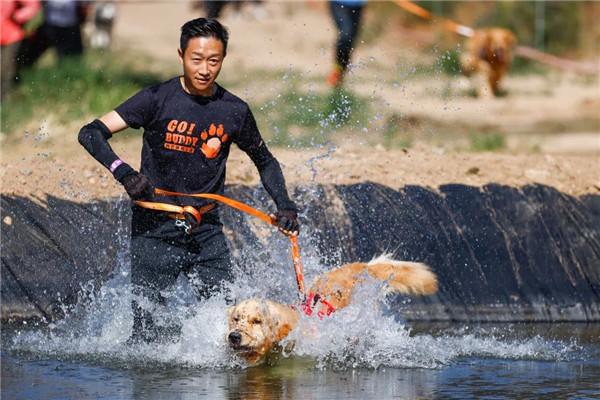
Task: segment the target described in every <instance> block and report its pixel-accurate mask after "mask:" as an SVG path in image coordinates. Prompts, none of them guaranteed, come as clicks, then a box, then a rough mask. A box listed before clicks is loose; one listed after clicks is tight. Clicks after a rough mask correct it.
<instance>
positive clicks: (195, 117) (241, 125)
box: [115, 77, 296, 210]
mask: <svg viewBox="0 0 600 400" xmlns="http://www.w3.org/2000/svg"><path fill="white" fill-rule="evenodd" d="M115 111H116V112H117V113H118V114H119V115H120V116H121V117H122V118H123V120H124V121H125V122H126V123H127V125H129V126H130V127H132V128H140V127H142V128H144V134H143V147H142V165H141V169H140V172H141V173H143V174H144V175H146V176H147V177H148V178H149V179H150V180H151V181H152V183H153V185H154V186H155V187H158V188H161V189H166V190H170V191H176V192H182V193H217V194H222V193H223V190H224V186H225V167H226V162H227V157H228V156H229V150H230V146H231V143H235V144H237V146H238V147H239V148H240V149H241V150H243V151H244V152H246V153H247V154H248V156H249V157H250V158H251V159H252V161H253V162H254V164H255V165H256V167H257V169H258V171H259V173H260V177H261V182H262V183H263V186H264V187H265V189H266V190H267V192H268V193H269V194H270V195H271V197H272V198H273V200H274V201H275V204H276V205H277V208H278V209H286V210H295V209H296V206H295V204H294V203H293V202H292V201H291V200H290V198H289V196H288V193H287V189H286V187H285V180H284V178H283V174H282V172H281V167H280V166H279V163H278V162H277V160H276V159H275V158H274V157H273V155H272V154H271V152H270V151H269V149H268V148H267V146H266V144H265V143H264V141H263V139H262V137H261V135H260V132H259V130H258V127H257V126H256V121H255V119H254V116H253V115H252V112H251V111H250V108H249V107H248V104H247V103H246V102H244V101H243V100H241V99H240V98H238V97H236V96H234V95H233V94H231V93H230V92H229V91H227V90H225V89H224V88H223V87H221V86H218V85H217V90H216V91H215V93H214V94H213V95H212V96H210V97H203V96H193V95H190V94H188V93H187V92H185V91H184V90H183V87H182V86H181V83H180V79H179V77H176V78H173V79H170V80H168V81H166V82H163V83H161V84H158V85H155V86H152V87H149V88H146V89H143V90H141V91H140V92H138V93H137V94H135V95H134V96H133V97H131V98H130V99H128V100H126V101H125V102H124V103H123V104H121V105H120V106H118V107H117V108H116V109H115ZM156 200H157V201H164V202H170V203H176V204H180V205H194V206H198V205H201V204H204V203H205V201H204V200H201V199H193V198H183V197H178V198H173V197H169V198H166V197H164V198H157V199H156Z"/></svg>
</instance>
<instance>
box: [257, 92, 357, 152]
mask: <svg viewBox="0 0 600 400" xmlns="http://www.w3.org/2000/svg"><path fill="white" fill-rule="evenodd" d="M256 116H257V119H258V122H259V124H260V125H262V126H266V127H267V128H268V129H263V131H264V132H265V133H266V135H265V136H266V137H267V138H269V139H270V143H271V144H272V145H275V146H289V147H311V146H319V145H322V144H325V143H327V142H329V141H330V136H331V134H333V133H334V132H336V131H337V130H339V129H341V128H347V127H349V126H352V125H356V126H363V125H364V124H366V123H367V121H368V116H369V103H368V100H367V99H366V98H363V97H361V96H358V95H357V94H355V93H353V92H352V91H350V90H347V89H343V88H341V89H337V90H334V91H332V92H329V93H316V92H313V91H303V90H300V89H298V88H297V86H296V85H294V84H292V85H290V87H289V88H288V89H286V90H284V91H283V92H282V93H280V94H278V95H277V96H276V97H275V98H272V99H270V100H267V101H266V102H264V103H263V104H261V105H259V107H258V109H257V111H256Z"/></svg>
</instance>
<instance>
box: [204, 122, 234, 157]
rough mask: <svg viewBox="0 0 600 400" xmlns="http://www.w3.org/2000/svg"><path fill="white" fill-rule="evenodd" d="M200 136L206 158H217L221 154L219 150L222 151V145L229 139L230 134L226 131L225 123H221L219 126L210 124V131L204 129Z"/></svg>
mask: <svg viewBox="0 0 600 400" xmlns="http://www.w3.org/2000/svg"><path fill="white" fill-rule="evenodd" d="M200 138H201V139H202V146H201V148H200V150H201V151H202V154H204V155H205V156H206V158H215V157H216V156H217V155H219V151H221V145H222V144H223V143H225V142H226V141H228V140H229V135H227V134H226V133H225V129H224V128H223V124H219V125H218V126H215V124H210V126H209V127H208V132H207V131H202V133H201V134H200Z"/></svg>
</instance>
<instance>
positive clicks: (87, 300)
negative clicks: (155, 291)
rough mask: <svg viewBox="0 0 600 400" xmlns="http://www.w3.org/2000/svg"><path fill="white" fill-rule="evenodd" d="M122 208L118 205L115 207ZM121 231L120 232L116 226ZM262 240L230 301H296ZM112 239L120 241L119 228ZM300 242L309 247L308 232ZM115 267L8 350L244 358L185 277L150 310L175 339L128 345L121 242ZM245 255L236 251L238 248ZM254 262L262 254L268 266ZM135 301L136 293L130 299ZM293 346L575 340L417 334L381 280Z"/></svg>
mask: <svg viewBox="0 0 600 400" xmlns="http://www.w3.org/2000/svg"><path fill="white" fill-rule="evenodd" d="M121 208H122V209H124V208H125V207H124V206H123V205H122V206H121ZM122 229H124V228H122ZM274 235H275V236H273V237H270V238H269V241H270V242H271V244H272V245H271V246H269V247H268V248H267V247H265V249H264V254H259V255H258V257H257V255H256V254H252V256H250V255H246V256H245V255H244V254H242V257H241V259H246V260H252V259H253V260H259V261H258V262H256V263H252V262H251V261H250V262H248V263H247V264H245V265H238V266H236V268H235V274H236V280H235V282H234V283H232V284H230V285H229V286H228V289H229V293H231V296H233V297H234V298H235V299H238V300H242V299H247V298H251V297H257V296H259V297H268V298H270V299H273V300H275V301H280V302H283V303H292V302H294V301H296V292H295V283H294V279H293V273H292V269H291V264H290V260H291V258H290V255H289V249H288V246H287V243H286V242H287V240H286V239H285V238H283V237H281V235H277V234H276V233H274ZM118 236H119V237H122V238H123V237H126V235H124V234H123V232H119V234H118ZM302 240H303V243H310V241H311V232H306V236H305V237H304V238H303V239H302ZM119 246H120V251H119V254H118V265H117V267H116V271H115V274H114V275H113V277H112V279H110V280H109V281H108V282H106V283H105V284H104V285H103V286H102V287H100V288H95V287H94V286H93V285H88V286H86V287H84V288H82V294H81V296H80V299H79V301H78V302H77V304H76V305H75V306H74V307H72V308H69V309H68V310H66V313H67V316H66V317H65V318H64V319H62V320H60V321H58V322H56V323H54V324H50V325H49V326H47V327H45V328H43V329H37V330H23V331H21V332H16V334H15V335H14V337H13V338H12V343H11V344H10V346H9V350H12V351H17V352H27V353H31V354H34V355H51V356H54V357H57V358H69V357H71V358H84V359H93V360H105V361H106V360H110V363H111V364H115V363H116V364H119V363H124V364H126V365H127V366H146V365H149V364H169V365H177V366H180V367H188V366H189V367H194V368H197V367H201V368H227V369H229V368H239V367H242V366H244V363H243V362H242V361H241V360H239V359H238V358H236V357H235V356H234V355H233V354H231V352H229V350H228V347H227V341H226V340H225V338H226V333H227V322H226V309H227V301H226V296H225V295H224V294H222V293H216V294H215V295H214V296H213V297H211V298H210V299H208V300H205V301H197V300H196V299H195V298H194V297H193V296H192V295H191V293H192V290H191V288H190V286H189V283H188V282H187V281H186V280H185V279H183V278H182V279H180V280H179V281H178V282H177V284H176V285H175V287H174V288H172V289H171V290H170V291H169V292H168V293H164V294H165V296H166V297H167V306H166V308H165V309H163V310H160V312H157V315H156V320H157V321H158V322H159V323H165V324H171V323H177V324H180V325H181V328H182V329H181V332H182V333H181V337H180V338H179V340H177V341H176V342H174V343H171V342H168V343H162V344H152V345H147V344H139V345H134V346H130V345H128V344H127V339H128V337H129V335H130V333H131V326H132V323H133V316H132V312H131V308H130V304H131V300H132V299H133V298H134V296H133V294H132V291H131V285H130V274H129V269H130V266H129V262H128V259H129V247H128V243H127V240H126V239H121V242H120V243H119ZM315 249H316V246H305V247H303V254H302V256H303V261H304V266H305V276H306V277H307V283H308V282H310V279H311V278H313V277H315V276H316V275H318V274H320V273H322V272H324V271H326V270H328V269H329V268H331V266H326V265H322V264H321V262H320V258H319V255H318V254H316V250H315ZM242 252H243V251H242ZM260 260H269V261H270V264H271V265H273V264H274V265H278V266H281V268H268V267H266V265H267V264H266V263H262V262H261V261H260ZM138 300H139V299H138ZM288 343H293V345H294V351H293V354H292V357H296V356H299V357H308V358H310V359H312V360H315V363H316V366H317V367H319V368H334V369H352V368H371V369H377V368H381V367H392V368H428V369H429V368H439V367H442V366H445V365H448V364H451V363H453V362H455V361H456V360H457V359H459V358H464V357H472V356H474V357H487V358H503V359H536V360H564V359H568V358H569V357H571V356H573V354H575V353H577V352H578V351H579V347H578V346H577V344H574V343H565V342H560V341H552V340H548V339H544V338H541V337H537V336H534V337H529V338H525V339H510V338H509V337H507V336H504V334H503V332H502V331H492V332H489V331H468V330H465V331H457V332H452V333H443V334H441V335H433V334H415V333H414V332H413V331H412V330H411V329H410V326H409V325H408V324H406V323H405V322H404V321H402V320H401V318H400V316H399V315H398V314H397V311H396V312H394V310H392V309H390V307H389V305H388V303H386V301H385V297H384V296H383V295H382V286H381V284H380V283H377V282H374V281H371V280H368V279H367V280H366V283H365V284H364V285H362V286H360V287H358V288H357V289H356V291H355V294H354V301H353V303H352V305H351V306H349V307H347V308H345V309H343V310H338V311H337V312H336V313H334V314H333V315H332V316H331V317H330V318H326V319H324V320H318V319H317V318H314V317H313V318H308V317H303V318H302V319H301V322H300V324H299V326H298V327H297V329H295V330H294V331H293V332H292V333H291V334H290V336H289V337H288V338H287V339H286V340H285V341H284V343H283V344H284V346H285V345H287V344H288Z"/></svg>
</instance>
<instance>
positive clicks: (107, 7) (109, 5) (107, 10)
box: [90, 1, 117, 49]
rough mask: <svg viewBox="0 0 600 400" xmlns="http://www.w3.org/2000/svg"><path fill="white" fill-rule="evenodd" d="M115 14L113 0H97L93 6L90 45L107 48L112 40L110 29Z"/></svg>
mask: <svg viewBox="0 0 600 400" xmlns="http://www.w3.org/2000/svg"><path fill="white" fill-rule="evenodd" d="M116 16H117V5H116V4H115V2H114V1H98V2H96V3H95V7H94V27H93V31H92V33H91V35H90V46H91V47H93V48H95V49H108V48H110V44H111V42H112V29H113V25H114V22H115V17H116Z"/></svg>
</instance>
